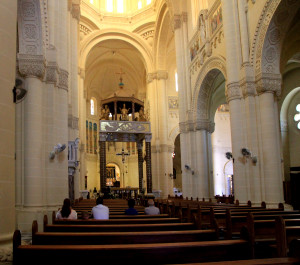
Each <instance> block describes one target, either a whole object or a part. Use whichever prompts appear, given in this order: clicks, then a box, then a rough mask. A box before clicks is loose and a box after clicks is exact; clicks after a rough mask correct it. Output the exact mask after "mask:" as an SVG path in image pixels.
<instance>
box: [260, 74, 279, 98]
mask: <svg viewBox="0 0 300 265" xmlns="http://www.w3.org/2000/svg"><path fill="white" fill-rule="evenodd" d="M281 82H282V79H281V75H277V74H260V75H258V76H257V77H256V90H257V93H258V94H262V93H274V94H276V96H277V97H278V96H280V94H281Z"/></svg>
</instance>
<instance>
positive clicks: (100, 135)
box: [99, 133, 106, 142]
mask: <svg viewBox="0 0 300 265" xmlns="http://www.w3.org/2000/svg"><path fill="white" fill-rule="evenodd" d="M99 141H100V142H105V141H106V133H100V134H99Z"/></svg>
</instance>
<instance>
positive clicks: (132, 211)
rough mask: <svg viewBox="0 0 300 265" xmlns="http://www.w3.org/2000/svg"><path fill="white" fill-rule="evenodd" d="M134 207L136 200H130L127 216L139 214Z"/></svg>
mask: <svg viewBox="0 0 300 265" xmlns="http://www.w3.org/2000/svg"><path fill="white" fill-rule="evenodd" d="M134 205H135V200H134V199H129V200H128V207H129V208H128V209H126V210H125V214H126V215H137V214H138V212H137V210H136V209H134Z"/></svg>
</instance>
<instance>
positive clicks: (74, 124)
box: [68, 114, 79, 130]
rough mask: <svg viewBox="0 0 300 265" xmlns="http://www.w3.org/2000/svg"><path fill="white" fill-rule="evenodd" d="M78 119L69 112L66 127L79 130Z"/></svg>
mask: <svg viewBox="0 0 300 265" xmlns="http://www.w3.org/2000/svg"><path fill="white" fill-rule="evenodd" d="M78 121H79V118H77V117H74V116H73V115H72V114H69V116H68V127H69V128H71V129H73V130H79V127H78Z"/></svg>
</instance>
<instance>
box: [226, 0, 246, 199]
mask: <svg viewBox="0 0 300 265" xmlns="http://www.w3.org/2000/svg"><path fill="white" fill-rule="evenodd" d="M222 12H223V27H224V35H225V38H226V42H225V45H226V66H227V67H226V69H227V87H226V91H225V94H226V98H227V102H228V104H229V110H230V125H231V139H232V155H233V158H234V163H233V174H234V176H233V179H234V187H235V190H234V195H235V199H238V200H239V201H240V202H242V203H245V202H247V201H248V199H249V190H248V180H247V179H246V173H245V167H244V163H243V160H242V159H239V158H241V148H243V147H246V146H245V135H246V134H245V132H244V118H245V117H244V116H243V114H244V110H243V104H244V103H243V101H242V93H241V89H240V84H239V79H240V78H239V73H240V67H241V65H242V61H241V44H240V36H239V28H238V25H237V24H236V21H238V10H237V4H236V0H222Z"/></svg>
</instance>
